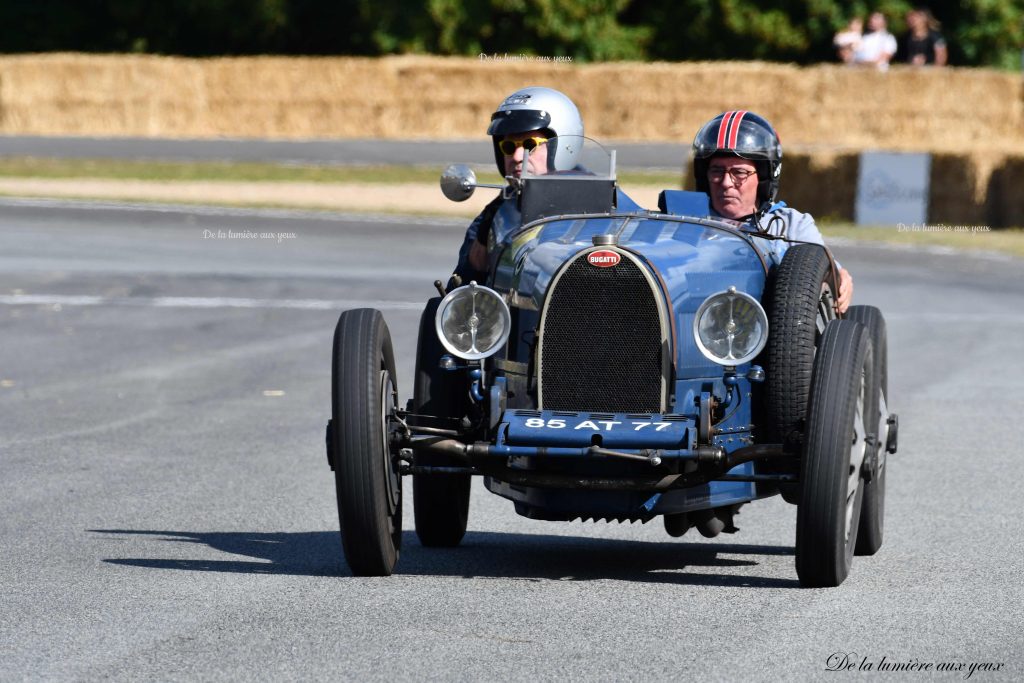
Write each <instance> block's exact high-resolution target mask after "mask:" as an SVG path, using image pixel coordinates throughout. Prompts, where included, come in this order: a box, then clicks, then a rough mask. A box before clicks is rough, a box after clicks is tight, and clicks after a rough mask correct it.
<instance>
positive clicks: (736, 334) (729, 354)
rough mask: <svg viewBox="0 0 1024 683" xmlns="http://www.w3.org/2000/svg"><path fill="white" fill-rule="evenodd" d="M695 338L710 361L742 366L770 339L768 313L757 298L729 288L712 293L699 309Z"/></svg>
mask: <svg viewBox="0 0 1024 683" xmlns="http://www.w3.org/2000/svg"><path fill="white" fill-rule="evenodd" d="M693 337H694V339H695V340H696V342H697V348H698V349H700V351H701V353H703V354H704V356H705V357H706V358H707V359H708V360H710V361H712V362H715V363H718V364H719V365H730V366H734V365H742V364H743V363H747V362H749V361H751V360H753V359H754V358H755V357H756V356H757V354H759V353H761V349H763V348H764V345H765V344H766V343H767V342H768V316H767V315H766V314H765V312H764V309H763V308H761V304H760V303H758V301H757V299H755V298H754V297H752V296H750V295H749V294H744V293H743V292H737V291H736V288H735V287H730V288H729V289H727V290H726V291H724V292H718V293H717V294H712V295H711V296H709V297H708V298H707V299H705V300H704V303H702V304H701V305H700V308H698V309H697V315H696V317H695V318H694V320H693Z"/></svg>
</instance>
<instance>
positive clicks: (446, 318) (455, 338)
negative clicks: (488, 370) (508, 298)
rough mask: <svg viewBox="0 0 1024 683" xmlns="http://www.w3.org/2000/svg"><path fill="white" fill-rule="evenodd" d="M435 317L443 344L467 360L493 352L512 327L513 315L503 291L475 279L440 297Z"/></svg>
mask: <svg viewBox="0 0 1024 683" xmlns="http://www.w3.org/2000/svg"><path fill="white" fill-rule="evenodd" d="M434 321H435V325H436V327H437V336H438V339H440V340H441V344H443V345H444V347H445V348H446V349H448V351H449V352H450V353H452V354H454V355H456V356H458V357H459V358H465V359H466V360H480V359H481V358H487V357H488V356H490V355H493V354H494V353H495V352H496V351H497V350H498V349H500V348H501V346H502V344H504V343H505V342H506V341H507V340H508V334H509V331H511V329H512V315H511V314H510V313H509V310H508V305H507V304H506V303H505V301H504V299H502V298H501V295H500V294H498V293H497V292H495V291H494V290H493V289H490V288H488V287H482V286H480V285H478V284H476V283H475V282H471V283H469V284H468V285H466V286H464V287H459V288H458V289H453V290H452V291H450V292H449V293H448V295H447V296H446V297H445V298H443V299H441V303H440V304H439V305H438V307H437V316H436V317H435V318H434Z"/></svg>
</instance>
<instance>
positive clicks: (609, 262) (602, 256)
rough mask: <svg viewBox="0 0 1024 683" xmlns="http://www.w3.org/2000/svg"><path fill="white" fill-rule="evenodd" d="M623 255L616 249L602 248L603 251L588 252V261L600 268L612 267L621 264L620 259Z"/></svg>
mask: <svg viewBox="0 0 1024 683" xmlns="http://www.w3.org/2000/svg"><path fill="white" fill-rule="evenodd" d="M621 260H622V257H621V256H619V255H618V254H617V253H615V252H614V251H608V250H607V249H602V250H601V251H592V252H590V253H589V254H587V263H589V264H590V265H592V266H597V267H598V268H611V267H612V266H617V265H619V261H621Z"/></svg>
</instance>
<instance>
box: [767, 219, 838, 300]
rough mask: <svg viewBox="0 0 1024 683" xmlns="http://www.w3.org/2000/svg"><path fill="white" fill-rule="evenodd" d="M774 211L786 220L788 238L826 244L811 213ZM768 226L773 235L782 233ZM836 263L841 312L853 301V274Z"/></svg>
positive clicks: (769, 224) (772, 226) (773, 226)
mask: <svg viewBox="0 0 1024 683" xmlns="http://www.w3.org/2000/svg"><path fill="white" fill-rule="evenodd" d="M773 213H777V214H778V215H779V217H780V218H782V219H783V221H784V222H785V224H786V237H787V238H789V239H792V240H798V241H800V242H811V243H813V244H820V245H822V246H825V238H824V237H822V235H821V231H820V230H818V225H817V223H815V222H814V217H813V216H812V215H811V214H809V213H801V212H799V211H796V210H795V209H790V208H789V207H786V208H784V209H781V210H780V211H778V212H773ZM772 215H773V214H772V213H769V214H767V216H765V218H762V221H765V220H768V221H770V220H771V216H772ZM767 227H768V228H769V230H770V232H771V233H772V234H773V235H778V234H780V229H779V228H777V227H775V224H773V223H770V222H769V223H768V224H767ZM836 265H837V266H839V299H838V300H837V301H836V308H837V309H838V310H839V312H840V313H846V309H847V308H849V307H850V302H851V301H853V276H852V275H850V271H848V270H846V268H843V267H842V265H841V264H840V263H839V262H838V261H836Z"/></svg>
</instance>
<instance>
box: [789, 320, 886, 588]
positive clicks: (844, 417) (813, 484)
mask: <svg viewBox="0 0 1024 683" xmlns="http://www.w3.org/2000/svg"><path fill="white" fill-rule="evenodd" d="M872 363H873V358H872V349H871V343H870V340H869V338H868V333H867V330H866V329H865V328H864V326H863V325H861V324H860V323H858V322H854V321H848V320H833V321H831V322H830V323H829V324H828V325H827V326H826V328H825V333H824V334H823V335H822V338H821V342H820V345H819V348H818V353H817V357H816V358H815V363H814V378H813V381H812V384H811V396H810V401H809V405H808V412H807V429H806V433H805V436H804V446H803V449H802V452H801V456H800V480H801V487H802V490H801V496H800V502H799V504H798V506H797V523H796V569H797V575H798V576H799V577H800V583H801V585H804V586H838V585H839V584H841V583H842V582H843V581H844V580H845V579H846V576H847V574H848V573H849V571H850V566H851V565H852V563H853V551H854V547H855V545H856V543H857V530H858V526H859V519H860V511H861V505H862V501H863V497H864V486H863V482H864V460H865V457H866V455H867V454H868V453H869V448H870V445H869V442H868V441H867V439H866V436H867V434H868V423H867V421H866V419H865V413H867V412H869V411H870V410H871V409H872V408H871V407H870V403H871V400H870V398H869V397H871V396H873V393H872V392H874V391H875V387H874V374H873V372H872ZM866 406H868V407H867V408H866Z"/></svg>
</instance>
